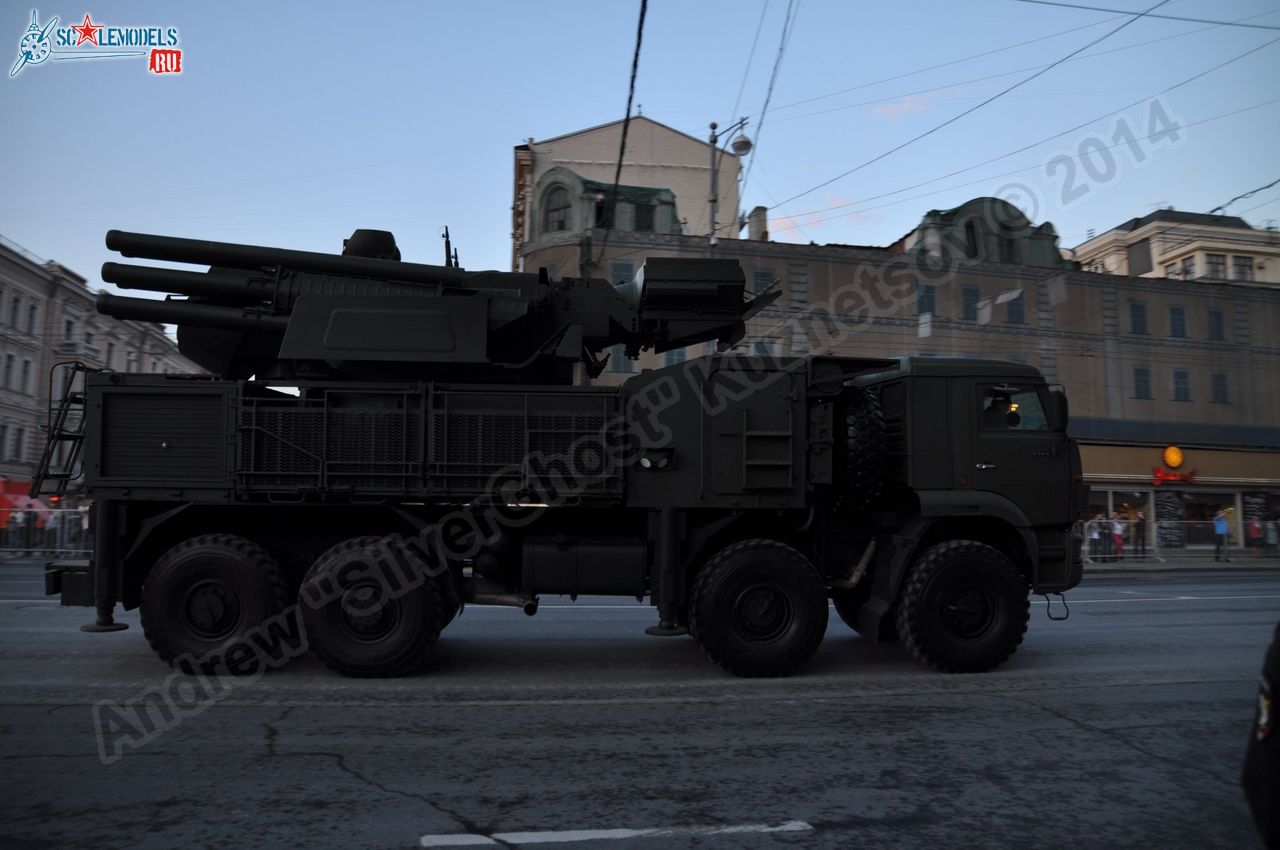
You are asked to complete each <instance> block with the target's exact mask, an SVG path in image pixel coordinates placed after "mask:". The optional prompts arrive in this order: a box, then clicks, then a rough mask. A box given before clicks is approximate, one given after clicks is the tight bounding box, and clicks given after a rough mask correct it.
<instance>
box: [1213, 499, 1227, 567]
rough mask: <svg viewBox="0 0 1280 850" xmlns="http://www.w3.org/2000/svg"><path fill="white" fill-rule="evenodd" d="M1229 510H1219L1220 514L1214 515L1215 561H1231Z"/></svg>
mask: <svg viewBox="0 0 1280 850" xmlns="http://www.w3.org/2000/svg"><path fill="white" fill-rule="evenodd" d="M1227 530H1228V525H1227V509H1226V508H1218V512H1217V513H1216V514H1214V515H1213V539H1214V545H1213V559H1214V560H1215V561H1230V560H1231V558H1230V557H1229V553H1230V549H1228V546H1227Z"/></svg>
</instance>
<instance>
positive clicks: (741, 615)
mask: <svg viewBox="0 0 1280 850" xmlns="http://www.w3.org/2000/svg"><path fill="white" fill-rule="evenodd" d="M793 618H794V614H793V612H792V610H791V602H790V600H789V599H788V598H787V595H786V594H785V593H782V592H781V591H780V590H779V589H778V588H776V587H773V586H771V585H765V584H757V585H752V586H751V587H748V588H747V589H745V590H743V591H742V592H741V593H739V594H738V598H737V599H736V600H734V605H733V624H734V630H735V631H736V632H737V633H738V634H740V635H742V636H743V637H744V638H746V639H747V640H750V641H752V642H755V643H766V642H768V641H772V640H776V639H777V638H778V637H779V636H781V635H782V634H783V633H784V632H786V630H787V629H788V628H789V627H790V626H791V622H792V620H793Z"/></svg>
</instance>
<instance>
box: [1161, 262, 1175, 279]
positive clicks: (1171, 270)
mask: <svg viewBox="0 0 1280 850" xmlns="http://www.w3.org/2000/svg"><path fill="white" fill-rule="evenodd" d="M1164 276H1165V277H1177V276H1178V264H1177V263H1166V264H1165V267H1164Z"/></svg>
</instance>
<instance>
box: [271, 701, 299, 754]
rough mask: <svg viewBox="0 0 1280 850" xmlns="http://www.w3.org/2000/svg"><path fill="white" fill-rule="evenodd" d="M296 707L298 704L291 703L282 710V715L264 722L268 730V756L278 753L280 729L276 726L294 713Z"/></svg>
mask: <svg viewBox="0 0 1280 850" xmlns="http://www.w3.org/2000/svg"><path fill="white" fill-rule="evenodd" d="M295 708H297V706H296V705H291V706H289V707H288V708H286V709H285V710H284V711H282V712H281V713H280V716H279V717H277V718H276V719H274V720H268V721H267V722H266V723H264V724H262V725H263V727H264V728H265V729H266V732H267V755H268V756H274V755H278V754H277V753H276V738H278V737H280V730H279V729H277V728H276V724H277V723H283V722H284V721H285V719H286V718H288V716H289V715H290V714H292V713H293V710H294V709H295Z"/></svg>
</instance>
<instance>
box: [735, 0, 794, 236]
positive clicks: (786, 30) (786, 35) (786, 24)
mask: <svg viewBox="0 0 1280 850" xmlns="http://www.w3.org/2000/svg"><path fill="white" fill-rule="evenodd" d="M798 4H799V0H787V14H786V16H785V17H784V18H783V19H782V38H781V39H779V41H778V56H777V58H775V59H774V60H773V73H772V74H770V75H769V88H768V90H766V91H765V95H764V106H763V107H761V109H760V120H759V121H757V122H756V139H755V145H754V146H753V147H752V148H751V159H750V160H748V161H747V173H746V176H744V177H743V178H742V190H741V192H740V193H739V195H738V198H739V200H741V199H742V194H743V193H745V192H746V191H747V182H748V181H750V180H751V167H752V166H753V165H755V164H756V151H758V150H759V149H760V134H761V133H762V132H763V131H764V118H765V115H766V114H767V113H768V112H769V101H770V100H771V99H772V98H773V84H774V83H775V82H777V81H778V70H779V69H780V68H781V67H782V57H783V55H784V54H785V53H786V52H787V42H788V41H790V40H791V32H792V28H793V27H794V26H795V20H796V15H797V14H799V13H800V7H799V5H798ZM733 215H734V217H735V218H736V217H737V215H738V211H737V210H734V211H733Z"/></svg>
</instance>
